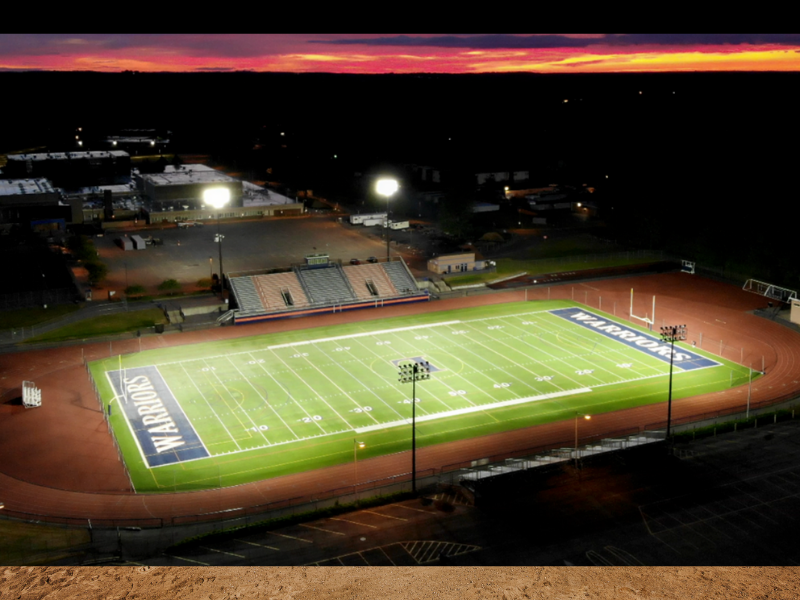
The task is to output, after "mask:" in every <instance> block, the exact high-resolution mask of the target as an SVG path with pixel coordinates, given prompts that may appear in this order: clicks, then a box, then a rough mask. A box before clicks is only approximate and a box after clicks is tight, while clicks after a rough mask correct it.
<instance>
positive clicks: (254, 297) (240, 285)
mask: <svg viewBox="0 0 800 600" xmlns="http://www.w3.org/2000/svg"><path fill="white" fill-rule="evenodd" d="M228 281H229V282H230V284H231V287H232V288H233V293H234V294H235V295H236V300H237V302H238V303H239V314H241V315H249V314H260V313H263V312H265V311H266V310H267V307H266V306H264V303H263V302H262V300H261V296H260V295H259V293H258V291H257V290H256V286H255V284H254V283H253V279H252V277H231V278H229V279H228Z"/></svg>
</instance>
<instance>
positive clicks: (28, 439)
mask: <svg viewBox="0 0 800 600" xmlns="http://www.w3.org/2000/svg"><path fill="white" fill-rule="evenodd" d="M631 287H633V288H635V298H636V309H635V312H636V313H637V314H641V313H643V312H644V311H645V310H649V309H650V306H651V304H652V296H653V294H655V295H656V297H657V298H656V327H655V328H654V330H655V331H658V329H657V327H658V326H660V325H661V323H662V319H663V320H664V322H666V323H667V324H683V323H685V324H686V325H688V329H689V340H693V339H695V340H698V342H699V337H700V332H702V334H703V343H702V347H703V348H704V349H706V350H710V351H713V352H715V353H718V352H719V350H720V349H722V353H723V356H724V357H725V358H728V359H730V360H733V361H736V362H743V364H746V365H747V364H750V362H752V364H753V367H754V368H756V369H760V367H761V362H762V357H763V360H764V363H765V366H766V370H767V375H766V376H765V377H763V378H761V379H759V380H757V382H756V383H755V384H754V385H753V392H752V402H753V403H757V402H762V401H771V400H775V401H777V400H781V399H785V398H790V397H794V396H796V395H800V335H798V334H796V333H794V332H792V331H791V330H790V329H788V328H785V327H782V326H781V325H778V324H776V323H774V322H772V321H768V320H766V319H763V318H759V317H756V316H754V315H752V314H749V313H748V312H747V311H751V310H753V309H755V308H764V307H766V303H767V300H766V299H765V298H763V297H760V296H757V295H755V294H750V293H748V292H744V291H742V290H740V289H738V288H736V287H734V286H730V285H725V284H722V283H718V282H715V281H711V280H707V279H703V278H700V277H696V276H692V275H687V274H683V273H668V274H661V275H647V276H640V277H631V278H626V279H610V280H605V281H592V282H583V283H568V284H565V285H561V286H553V287H551V288H550V297H552V298H553V299H556V298H573V297H574V299H575V300H577V301H579V302H584V301H585V302H586V303H587V304H588V306H589V307H591V308H598V306H599V304H600V302H602V308H603V310H605V311H607V312H612V310H616V314H617V315H618V317H619V318H621V319H624V318H627V312H628V307H629V303H630V289H631ZM524 294H525V292H524V290H522V291H521V290H515V291H513V292H504V293H498V294H488V295H478V296H470V297H465V298H459V299H451V300H442V301H438V302H435V303H434V302H432V303H430V304H422V305H419V304H417V305H412V306H400V307H392V308H383V309H376V310H364V311H357V312H354V313H349V314H336V315H328V316H323V317H312V318H305V319H295V320H285V321H280V322H277V323H268V324H257V325H248V326H242V327H225V328H216V329H212V330H207V331H199V332H192V333H181V334H172V335H162V336H151V337H146V338H142V340H141V343H142V349H143V350H145V349H148V348H155V347H169V346H179V345H183V344H189V343H196V342H201V341H203V342H204V341H211V340H215V339H229V338H233V337H242V336H251V335H255V334H260V333H266V332H274V331H281V330H289V329H301V328H309V327H317V326H320V325H331V324H335V323H338V322H345V321H347V322H352V321H354V320H365V321H366V320H376V319H381V318H386V317H394V316H399V315H407V314H414V313H418V312H422V311H425V310H433V309H435V310H445V309H452V308H460V307H464V306H477V305H485V304H494V303H501V302H509V301H516V300H522V299H523V298H524ZM547 297H548V292H547V288H535V289H534V290H529V291H528V299H529V300H530V299H546V298H547ZM614 303H616V305H615V304H614ZM138 348H139V340H136V339H134V340H126V341H120V342H113V344H111V347H109V344H108V343H93V344H87V345H85V346H82V347H81V346H71V347H65V348H59V349H55V350H36V351H30V352H25V353H17V354H6V355H2V360H0V502H3V503H4V504H5V511H4V513H5V514H6V515H8V516H15V515H16V516H21V515H20V513H25V514H27V515H29V516H28V518H36V519H38V520H43V521H54V522H64V521H68V522H76V523H77V522H80V521H78V520H82V519H91V520H92V522H93V523H94V524H101V523H110V522H111V521H113V522H114V524H126V523H127V524H131V525H134V524H140V525H149V524H157V523H159V522H161V521H162V520H163V522H164V523H165V524H167V523H169V522H172V518H173V517H176V516H181V515H199V514H204V513H211V512H216V511H220V510H229V509H236V508H243V507H252V506H257V505H263V504H266V503H273V502H277V503H279V502H282V501H289V500H291V499H293V498H299V497H314V496H316V495H318V494H322V493H323V492H325V491H328V490H333V489H338V488H343V487H346V486H350V485H352V483H353V468H352V465H350V464H346V465H340V466H337V467H331V468H327V469H322V470H320V471H317V472H314V473H301V474H297V475H291V476H285V477H280V478H275V479H271V480H264V481H260V482H256V483H252V484H247V485H241V486H236V487H232V488H226V489H222V490H213V491H201V492H183V493H178V494H134V493H132V492H131V491H130V486H129V483H128V478H127V475H126V474H125V471H124V468H123V466H122V464H121V462H120V461H119V459H118V457H117V453H116V450H115V448H114V446H113V443H112V441H111V437H110V435H109V433H108V431H107V429H106V424H105V421H104V420H103V416H102V414H101V413H100V410H99V407H98V403H97V400H96V398H95V395H94V392H93V390H92V387H91V384H90V382H89V379H88V376H87V374H86V370H85V367H84V366H83V364H82V362H81V361H82V354H81V353H82V352H83V353H84V354H85V357H86V359H87V360H93V359H96V358H99V357H103V356H108V355H109V354H115V355H116V354H119V353H126V352H135V351H138ZM25 379H29V380H33V381H35V382H36V384H37V385H38V386H39V387H40V388H42V390H43V406H42V408H39V409H34V410H25V409H24V408H22V406H20V405H19V404H18V403H17V402H12V399H14V398H16V397H18V396H19V395H20V387H21V382H22V381H23V380H25ZM665 395H666V394H665ZM746 399H747V386H741V387H740V388H734V389H731V390H726V391H724V392H717V393H714V394H707V395H702V396H695V397H693V398H686V399H683V400H679V401H674V402H673V419H674V420H676V421H679V420H681V419H682V418H689V417H691V416H692V415H699V414H701V413H707V412H712V411H719V410H725V409H731V408H734V407H740V408H741V409H742V410H744V407H745V403H746ZM665 400H666V398H665ZM665 420H666V403H663V404H659V405H653V406H646V407H640V408H635V409H629V410H625V411H620V412H616V413H610V414H606V415H597V416H596V417H595V418H593V419H592V420H591V421H589V422H586V423H582V424H581V435H582V436H590V435H599V434H601V433H604V432H609V431H620V430H624V429H630V428H636V427H643V426H645V425H648V424H654V423H661V422H664V421H665ZM573 426H574V425H573V421H572V420H569V421H565V422H560V423H552V424H548V425H543V426H539V427H535V428H528V429H522V430H518V431H513V432H508V433H504V434H497V435H489V436H485V437H482V438H477V439H472V440H466V441H460V442H454V443H450V444H445V445H439V446H434V447H428V448H422V449H419V450H418V452H417V469H418V472H424V471H425V470H429V469H439V468H441V467H443V466H446V465H452V464H454V463H458V462H461V461H464V460H470V459H477V458H481V457H487V456H494V455H498V454H501V453H504V452H512V451H513V450H515V449H516V450H522V449H525V448H531V447H535V446H543V445H547V444H559V443H561V442H564V441H566V440H571V439H573V435H574V429H573ZM410 463H411V459H410V452H407V453H402V454H397V455H393V456H386V457H380V458H375V459H370V460H364V461H359V480H360V481H370V480H379V479H383V478H385V477H388V476H392V475H396V474H403V473H408V472H409V470H410ZM30 515H36V517H31V516H30ZM229 516H230V515H229ZM180 521H181V522H186V521H185V520H180Z"/></svg>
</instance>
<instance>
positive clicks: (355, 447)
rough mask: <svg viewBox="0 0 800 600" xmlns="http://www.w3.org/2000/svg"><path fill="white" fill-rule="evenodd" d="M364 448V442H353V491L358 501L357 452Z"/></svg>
mask: <svg viewBox="0 0 800 600" xmlns="http://www.w3.org/2000/svg"><path fill="white" fill-rule="evenodd" d="M366 447H367V445H366V444H365V443H364V442H359V441H358V440H353V471H354V473H353V477H354V479H353V491H354V492H355V494H356V500H358V451H359V450H363V449H364V448H366Z"/></svg>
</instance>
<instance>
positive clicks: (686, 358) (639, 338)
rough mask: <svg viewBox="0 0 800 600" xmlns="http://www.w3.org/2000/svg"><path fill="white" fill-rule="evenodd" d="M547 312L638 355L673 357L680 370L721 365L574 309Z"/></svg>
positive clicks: (662, 357)
mask: <svg viewBox="0 0 800 600" xmlns="http://www.w3.org/2000/svg"><path fill="white" fill-rule="evenodd" d="M547 312H549V313H551V314H553V315H555V316H557V317H561V318H562V319H564V320H565V321H569V322H570V323H574V324H575V325H580V326H581V327H584V328H586V329H591V330H594V331H596V332H597V333H599V334H602V335H604V336H606V337H608V338H611V339H613V340H616V341H618V342H620V343H622V344H625V345H626V346H628V347H629V348H632V349H634V350H638V351H639V352H649V353H650V355H651V356H653V357H655V358H657V359H659V360H662V361H664V362H667V363H668V362H669V361H670V354H673V365H674V366H675V367H678V368H679V369H681V370H683V371H692V370H694V369H704V368H707V367H719V366H721V364H722V363H718V362H717V361H715V360H712V359H710V358H706V357H705V356H701V355H699V354H696V353H695V352H692V351H690V350H687V349H685V348H680V347H679V348H676V349H675V350H674V351H673V349H672V347H671V345H670V344H665V343H664V342H662V341H661V340H660V339H658V338H657V337H654V336H652V335H650V334H648V333H643V332H640V331H636V330H634V329H631V328H629V327H628V326H626V325H623V324H621V323H617V322H616V321H612V320H610V319H607V318H605V317H600V316H598V315H595V314H594V313H591V312H589V311H586V310H581V309H580V308H577V307H572V308H559V309H555V310H550V311H547Z"/></svg>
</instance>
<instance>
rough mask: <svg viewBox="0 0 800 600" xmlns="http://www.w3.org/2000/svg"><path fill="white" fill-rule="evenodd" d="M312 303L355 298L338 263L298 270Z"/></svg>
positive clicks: (330, 302)
mask: <svg viewBox="0 0 800 600" xmlns="http://www.w3.org/2000/svg"><path fill="white" fill-rule="evenodd" d="M299 275H300V278H301V279H302V280H303V283H304V284H305V288H306V289H307V290H308V291H309V293H310V295H311V302H312V303H313V304H339V303H342V302H353V301H355V300H357V298H356V295H355V294H354V293H353V290H352V288H351V287H350V285H349V284H348V281H347V278H346V277H345V275H344V273H343V271H342V268H341V267H340V266H338V265H335V266H329V267H323V268H317V269H303V270H301V271H299Z"/></svg>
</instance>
